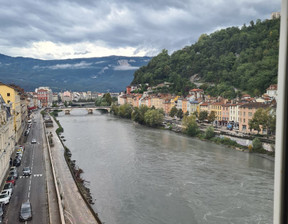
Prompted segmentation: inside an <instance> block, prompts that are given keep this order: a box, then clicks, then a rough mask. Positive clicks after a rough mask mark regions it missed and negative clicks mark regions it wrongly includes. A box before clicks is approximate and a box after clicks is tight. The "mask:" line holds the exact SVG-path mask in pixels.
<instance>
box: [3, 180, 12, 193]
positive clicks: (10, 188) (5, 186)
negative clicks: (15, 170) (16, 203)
mask: <svg viewBox="0 0 288 224" xmlns="http://www.w3.org/2000/svg"><path fill="white" fill-rule="evenodd" d="M13 186H14V185H13V184H12V183H6V184H5V185H4V187H3V191H4V190H5V191H9V192H10V195H12V194H13Z"/></svg>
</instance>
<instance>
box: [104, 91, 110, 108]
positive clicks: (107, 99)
mask: <svg viewBox="0 0 288 224" xmlns="http://www.w3.org/2000/svg"><path fill="white" fill-rule="evenodd" d="M103 98H104V99H105V101H106V102H107V104H108V106H110V105H111V103H112V97H111V95H110V93H105V94H104V95H103ZM105 106H106V105H105Z"/></svg>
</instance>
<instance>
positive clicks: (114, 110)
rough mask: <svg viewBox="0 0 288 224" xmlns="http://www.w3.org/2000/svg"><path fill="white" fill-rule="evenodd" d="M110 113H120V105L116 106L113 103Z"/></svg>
mask: <svg viewBox="0 0 288 224" xmlns="http://www.w3.org/2000/svg"><path fill="white" fill-rule="evenodd" d="M110 113H112V114H114V115H118V113H119V107H118V106H116V105H115V104H113V105H112V106H111V110H110Z"/></svg>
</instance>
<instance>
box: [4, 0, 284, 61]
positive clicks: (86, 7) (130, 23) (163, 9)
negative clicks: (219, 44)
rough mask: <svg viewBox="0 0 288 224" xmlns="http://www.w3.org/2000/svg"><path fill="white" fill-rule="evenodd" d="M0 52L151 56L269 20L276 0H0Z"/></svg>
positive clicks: (49, 56)
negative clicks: (225, 30) (228, 29)
mask: <svg viewBox="0 0 288 224" xmlns="http://www.w3.org/2000/svg"><path fill="white" fill-rule="evenodd" d="M0 3H1V7H0V53H2V54H6V55H9V56H24V57H33V58H38V59H66V58H82V57H101V56H108V55H123V56H144V55H148V56H154V55H156V54H158V53H159V52H160V51H161V50H162V49H164V48H165V49H167V50H168V51H169V54H171V53H172V52H173V51H175V50H178V49H181V48H183V47H184V46H187V45H191V44H193V43H195V41H197V39H198V38H199V36H200V35H201V34H202V33H207V34H209V33H211V32H213V31H215V30H218V29H221V28H225V27H229V26H239V27H241V26H242V25H243V24H244V23H246V24H249V22H250V21H251V20H254V21H256V19H261V20H264V19H269V18H270V15H271V13H272V12H275V11H280V6H281V1H280V0H118V1H117V0H70V1H65V0H49V1H47V0H42V1H41V0H9V1H7V0H0Z"/></svg>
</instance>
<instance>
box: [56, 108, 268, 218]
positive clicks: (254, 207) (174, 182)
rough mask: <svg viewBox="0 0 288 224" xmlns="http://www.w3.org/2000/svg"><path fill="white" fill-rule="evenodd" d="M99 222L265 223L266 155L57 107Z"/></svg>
mask: <svg viewBox="0 0 288 224" xmlns="http://www.w3.org/2000/svg"><path fill="white" fill-rule="evenodd" d="M58 119H59V121H60V123H61V125H62V126H63V128H64V133H63V135H64V136H65V140H66V141H65V145H66V146H67V147H68V148H69V149H70V150H71V152H72V159H75V160H76V164H77V165H78V166H79V167H80V168H82V169H83V170H84V173H83V178H84V179H85V180H87V181H89V184H88V185H87V186H88V187H89V188H90V190H91V193H92V196H93V198H94V199H95V204H94V205H93V209H94V210H95V211H96V212H97V213H98V214H99V217H100V219H101V220H102V222H105V223H106V224H142V223H143V224H144V223H145V224H202V223H203V224H207V223H209V224H210V223H211V224H218V223H219V224H226V223H227V224H228V223H231V224H232V223H233V224H245V223H247V224H248V223H249V224H253V223H255V224H256V223H257V224H264V223H267V224H271V223H272V217H273V179H274V171H273V170H274V162H272V161H270V160H267V159H264V158H261V157H258V156H256V155H254V154H249V153H244V152H239V151H236V150H234V149H231V148H228V147H225V146H223V145H215V144H213V143H210V142H205V141H201V140H199V139H197V138H190V137H187V136H184V135H181V134H177V133H174V132H171V131H165V130H157V129H151V128H147V127H144V126H141V125H139V124H136V123H133V122H132V121H130V120H124V119H119V118H116V117H114V116H112V115H108V114H104V115H103V114H100V113H98V112H95V113H94V114H93V115H87V111H85V110H79V109H77V110H72V112H71V115H64V114H63V113H59V117H58Z"/></svg>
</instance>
